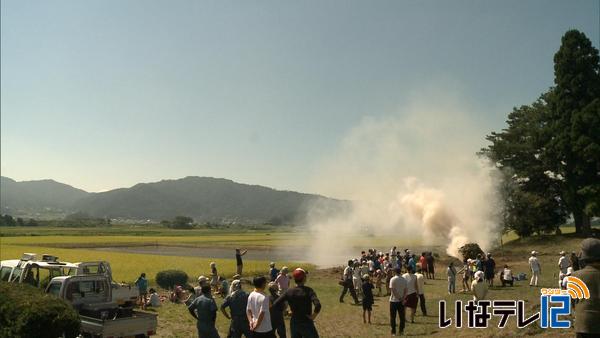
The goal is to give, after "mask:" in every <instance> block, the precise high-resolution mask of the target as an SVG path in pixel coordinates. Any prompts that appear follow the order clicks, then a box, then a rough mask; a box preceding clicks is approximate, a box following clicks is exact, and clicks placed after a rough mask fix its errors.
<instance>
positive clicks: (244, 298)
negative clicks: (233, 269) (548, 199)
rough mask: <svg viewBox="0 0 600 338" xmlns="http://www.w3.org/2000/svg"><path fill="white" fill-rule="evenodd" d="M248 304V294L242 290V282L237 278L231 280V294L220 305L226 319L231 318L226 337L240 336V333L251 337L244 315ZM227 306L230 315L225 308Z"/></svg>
mask: <svg viewBox="0 0 600 338" xmlns="http://www.w3.org/2000/svg"><path fill="white" fill-rule="evenodd" d="M247 305H248V294H247V293H246V292H245V291H244V290H242V283H241V282H240V281H239V280H234V281H233V282H231V294H230V295H229V296H227V297H226V298H225V301H224V302H223V304H222V305H221V312H223V315H224V316H225V317H226V318H227V319H231V324H230V325H229V334H227V338H240V337H242V335H244V337H246V338H251V337H252V333H251V332H250V323H249V322H248V317H247V316H246V306H247ZM227 308H229V310H230V311H231V316H230V315H229V314H228V313H227V311H226V309H227Z"/></svg>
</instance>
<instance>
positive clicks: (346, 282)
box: [340, 260, 359, 304]
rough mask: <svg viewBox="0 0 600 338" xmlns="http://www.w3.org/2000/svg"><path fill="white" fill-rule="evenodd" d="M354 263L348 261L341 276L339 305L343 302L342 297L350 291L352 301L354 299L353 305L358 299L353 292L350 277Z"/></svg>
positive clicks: (354, 291)
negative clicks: (341, 287)
mask: <svg viewBox="0 0 600 338" xmlns="http://www.w3.org/2000/svg"><path fill="white" fill-rule="evenodd" d="M353 266H354V261H353V260H349V261H348V266H347V267H346V268H345V269H344V274H343V275H342V286H343V287H344V289H343V290H342V294H341V295H340V303H343V302H344V296H345V295H346V292H348V290H350V295H351V296H352V299H354V304H358V303H359V302H358V297H357V296H356V290H354V283H353V282H352V275H353V274H354V268H353Z"/></svg>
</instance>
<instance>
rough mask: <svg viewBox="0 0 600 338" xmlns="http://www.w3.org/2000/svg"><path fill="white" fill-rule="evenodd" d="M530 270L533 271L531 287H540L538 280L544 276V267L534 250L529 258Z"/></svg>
mask: <svg viewBox="0 0 600 338" xmlns="http://www.w3.org/2000/svg"><path fill="white" fill-rule="evenodd" d="M529 268H530V269H531V280H530V281H529V286H538V278H539V277H540V275H541V274H542V266H541V264H540V261H538V258H537V252H536V251H535V250H534V251H532V252H531V257H529Z"/></svg>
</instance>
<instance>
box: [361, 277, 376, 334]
mask: <svg viewBox="0 0 600 338" xmlns="http://www.w3.org/2000/svg"><path fill="white" fill-rule="evenodd" d="M362 279H363V283H362V294H363V299H362V308H363V323H365V324H366V323H367V315H368V317H369V324H371V312H372V311H373V303H375V300H374V299H373V289H374V288H375V287H374V286H373V284H372V283H371V280H370V278H369V274H368V273H366V274H364V275H363V276H362Z"/></svg>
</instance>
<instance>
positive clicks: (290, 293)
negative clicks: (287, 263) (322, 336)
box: [273, 268, 321, 338]
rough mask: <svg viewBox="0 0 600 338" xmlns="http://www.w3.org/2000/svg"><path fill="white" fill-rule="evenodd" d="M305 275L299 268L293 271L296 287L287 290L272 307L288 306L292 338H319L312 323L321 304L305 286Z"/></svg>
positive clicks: (314, 294)
mask: <svg viewBox="0 0 600 338" xmlns="http://www.w3.org/2000/svg"><path fill="white" fill-rule="evenodd" d="M306 274H307V272H306V271H304V270H303V269H301V268H297V269H296V270H294V272H293V273H292V277H293V278H294V282H295V283H296V287H293V288H290V289H288V290H287V291H286V292H285V293H284V294H282V295H281V296H280V297H279V298H278V299H277V300H276V301H275V302H274V303H273V307H275V306H279V304H282V303H286V302H287V303H288V304H289V305H290V308H291V309H292V318H291V319H290V332H291V334H292V337H293V338H319V333H318V332H317V328H316V327H315V323H314V321H315V318H317V315H318V314H319V312H320V311H321V302H320V301H319V298H318V297H317V294H316V293H315V291H314V290H313V289H311V288H309V287H308V286H305V284H306ZM313 306H314V311H313Z"/></svg>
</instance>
